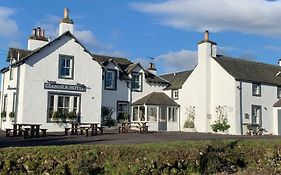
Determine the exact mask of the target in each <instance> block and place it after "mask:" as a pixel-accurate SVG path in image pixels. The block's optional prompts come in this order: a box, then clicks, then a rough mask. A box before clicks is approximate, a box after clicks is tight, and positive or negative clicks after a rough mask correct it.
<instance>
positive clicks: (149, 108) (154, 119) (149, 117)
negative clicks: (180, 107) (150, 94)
mask: <svg viewBox="0 0 281 175" xmlns="http://www.w3.org/2000/svg"><path fill="white" fill-rule="evenodd" d="M152 109H153V110H152ZM152 112H153V113H155V114H154V115H151V113H152ZM157 116H158V107H157V106H150V105H149V106H147V121H150V122H157Z"/></svg>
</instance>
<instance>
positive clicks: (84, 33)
mask: <svg viewBox="0 0 281 175" xmlns="http://www.w3.org/2000/svg"><path fill="white" fill-rule="evenodd" d="M74 35H75V36H76V37H77V38H78V39H79V40H81V41H82V42H84V43H86V44H90V45H96V44H97V39H96V37H95V36H94V34H93V33H92V32H91V31H89V30H75V31H74Z"/></svg>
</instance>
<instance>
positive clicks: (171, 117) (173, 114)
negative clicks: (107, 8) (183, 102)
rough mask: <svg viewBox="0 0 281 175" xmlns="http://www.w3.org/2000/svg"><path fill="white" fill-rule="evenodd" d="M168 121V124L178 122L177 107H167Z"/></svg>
mask: <svg viewBox="0 0 281 175" xmlns="http://www.w3.org/2000/svg"><path fill="white" fill-rule="evenodd" d="M168 121H169V122H177V121H178V107H168Z"/></svg>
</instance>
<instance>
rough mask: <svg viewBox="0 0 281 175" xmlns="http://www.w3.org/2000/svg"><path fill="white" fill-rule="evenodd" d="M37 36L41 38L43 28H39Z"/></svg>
mask: <svg viewBox="0 0 281 175" xmlns="http://www.w3.org/2000/svg"><path fill="white" fill-rule="evenodd" d="M37 36H39V37H41V27H37Z"/></svg>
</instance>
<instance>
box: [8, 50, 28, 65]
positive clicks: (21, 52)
mask: <svg viewBox="0 0 281 175" xmlns="http://www.w3.org/2000/svg"><path fill="white" fill-rule="evenodd" d="M31 53H32V51H31V50H24V49H18V48H10V49H9V51H8V56H7V62H9V61H10V58H16V59H18V56H19V59H22V58H24V57H26V56H27V55H29V54H31Z"/></svg>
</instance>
